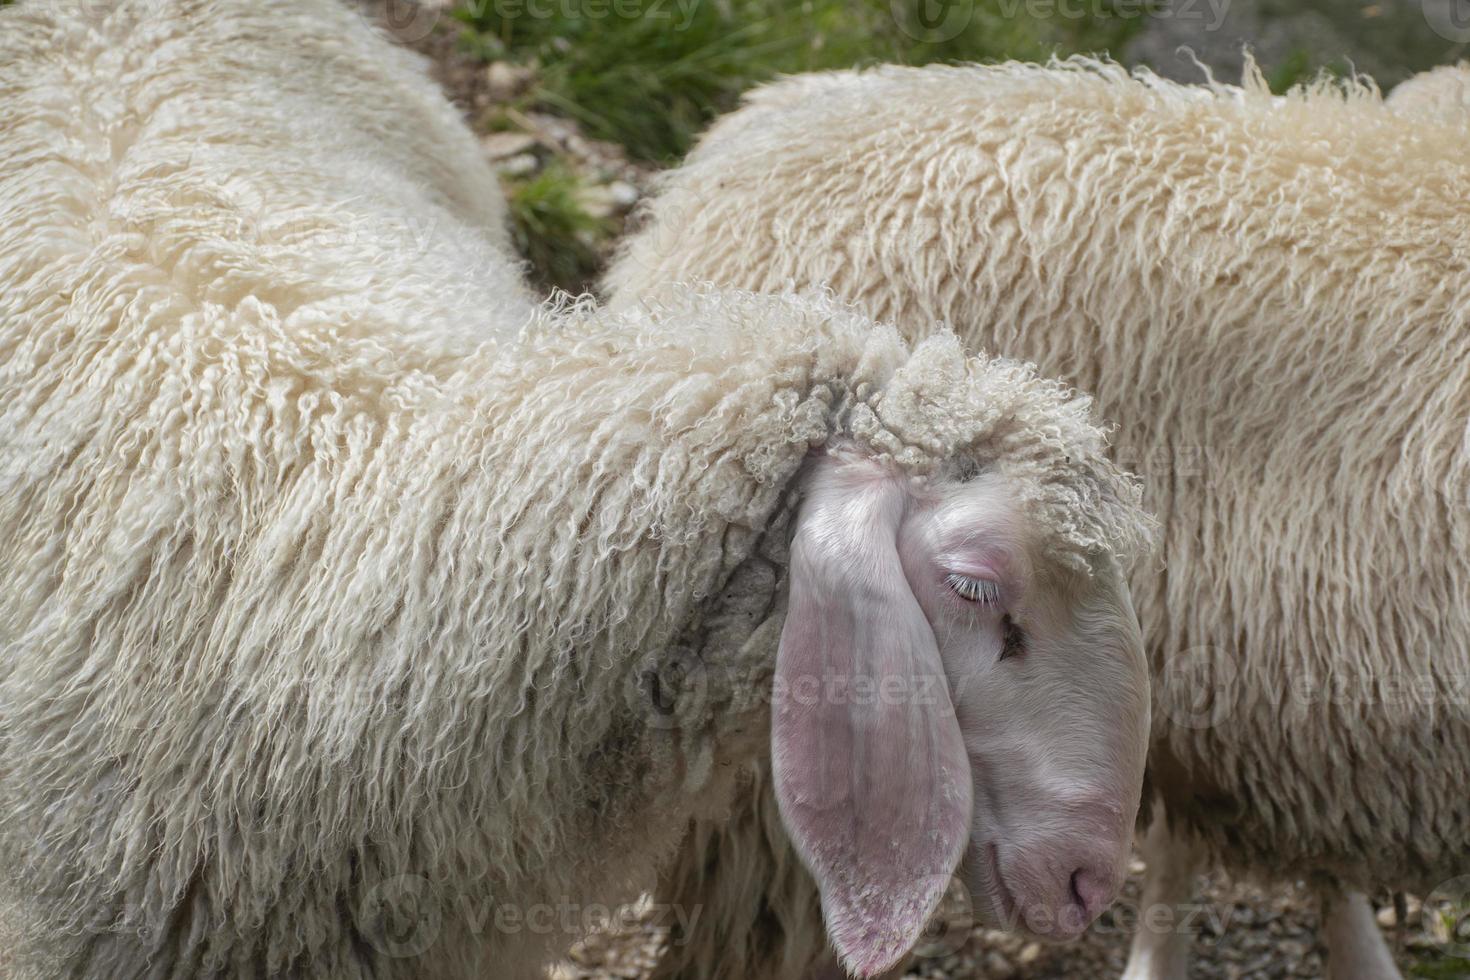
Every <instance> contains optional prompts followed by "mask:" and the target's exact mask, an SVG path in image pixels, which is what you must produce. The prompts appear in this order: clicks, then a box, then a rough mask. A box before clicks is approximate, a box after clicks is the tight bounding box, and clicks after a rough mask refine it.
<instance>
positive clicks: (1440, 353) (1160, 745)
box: [608, 62, 1470, 977]
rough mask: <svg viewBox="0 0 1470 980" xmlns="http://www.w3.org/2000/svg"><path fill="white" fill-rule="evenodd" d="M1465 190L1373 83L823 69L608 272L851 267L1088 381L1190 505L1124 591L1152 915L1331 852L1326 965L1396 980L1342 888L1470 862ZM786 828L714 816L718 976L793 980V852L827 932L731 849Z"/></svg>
mask: <svg viewBox="0 0 1470 980" xmlns="http://www.w3.org/2000/svg"><path fill="white" fill-rule="evenodd" d="M1467 187H1470V157H1467V156H1466V154H1465V146H1464V125H1463V121H1462V120H1451V121H1449V122H1445V123H1442V124H1435V123H1433V122H1432V121H1431V120H1428V119H1423V118H1418V117H1413V118H1406V117H1402V116H1400V115H1397V114H1396V113H1395V112H1393V111H1391V110H1389V109H1387V108H1385V106H1384V104H1383V103H1382V101H1381V100H1380V98H1379V97H1378V95H1377V93H1376V92H1375V91H1373V90H1372V89H1371V88H1370V87H1367V86H1361V87H1360V86H1353V85H1351V84H1344V85H1342V86H1340V87H1339V86H1332V85H1326V84H1322V85H1318V86H1315V87H1313V88H1311V89H1310V90H1308V91H1299V92H1296V93H1294V94H1292V95H1290V96H1288V97H1286V98H1281V99H1273V98H1272V97H1271V96H1270V94H1269V93H1268V92H1267V90H1266V87H1265V85H1264V84H1263V83H1262V82H1261V80H1260V79H1259V77H1256V76H1252V77H1251V78H1250V79H1248V83H1247V84H1246V85H1245V87H1244V88H1235V87H1231V86H1223V85H1220V86H1215V87H1213V88H1204V87H1189V86H1181V85H1177V84H1173V83H1170V82H1167V81H1163V80H1161V79H1158V78H1155V77H1153V76H1151V75H1148V74H1146V73H1139V74H1137V75H1132V76H1130V75H1129V74H1128V73H1127V72H1126V71H1125V70H1123V69H1122V68H1119V67H1117V66H1115V65H1110V64H1098V63H1090V62H1074V63H1066V64H1060V65H1053V66H1050V67H1040V66H1027V65H1016V64H1012V65H1005V66H1000V67H992V68H982V67H966V68H938V67H931V68H926V69H919V70H908V69H898V68H885V69H879V70H875V71H869V72H862V73H837V74H828V75H819V76H814V77H809V78H797V79H793V80H790V81H783V82H779V83H776V84H774V85H771V86H769V87H767V88H764V89H761V90H758V91H757V92H755V93H754V94H753V95H752V96H751V97H750V98H749V99H748V104H747V105H746V106H745V107H744V108H743V109H741V110H740V111H738V112H736V113H734V114H733V115H731V116H730V117H729V118H727V119H724V120H721V121H720V122H718V123H717V124H716V125H715V126H714V127H713V128H712V129H711V131H710V132H709V134H708V135H707V136H706V137H705V138H704V140H703V141H702V142H701V144H700V145H699V146H698V147H697V148H696V149H695V151H694V152H693V153H692V155H691V156H690V158H689V160H688V161H687V162H686V163H685V164H684V165H683V166H681V167H680V168H679V169H677V170H676V171H674V172H673V173H671V174H670V175H668V176H667V177H666V178H665V179H664V183H663V187H662V190H661V192H660V194H659V196H658V197H657V198H656V199H654V200H653V201H652V202H651V204H650V206H649V209H648V211H647V214H646V216H645V218H646V222H647V224H646V227H644V228H643V229H642V231H641V232H640V233H639V234H638V235H636V236H635V237H634V238H632V239H631V241H630V242H628V243H627V245H626V247H625V251H624V254H623V256H622V258H621V260H620V261H619V262H618V263H617V264H616V266H615V267H614V269H613V270H612V271H611V273H610V274H609V277H608V285H609V290H610V293H611V297H612V301H613V303H614V305H619V304H624V305H626V304H630V303H632V302H634V301H635V300H638V299H640V298H641V297H644V296H648V295H651V294H654V293H656V292H658V291H659V290H660V289H661V288H662V284H664V283H667V282H686V281H697V280H708V281H711V282H714V283H717V284H720V285H723V286H738V287H742V288H751V289H773V288H779V287H788V286H790V285H791V284H793V283H794V284H795V285H796V286H798V287H807V286H811V285H816V284H823V285H827V286H830V287H831V288H832V289H833V290H834V291H835V292H836V293H837V295H838V296H839V297H840V298H842V299H845V300H848V301H850V302H853V303H855V304H857V306H858V307H859V309H862V310H863V311H864V312H866V313H868V314H870V315H872V316H875V317H878V318H882V319H891V320H893V321H894V322H896V323H897V324H898V326H899V328H900V329H901V330H903V331H904V332H905V333H906V335H908V336H909V337H920V336H923V335H925V334H926V333H927V332H928V331H929V330H930V329H931V326H930V325H931V324H933V323H935V322H939V321H944V322H948V323H949V324H951V325H953V326H954V327H955V328H956V330H957V331H958V332H959V333H960V334H961V336H962V337H963V338H965V340H966V341H967V343H968V344H970V345H971V346H973V347H976V348H985V349H993V350H996V351H998V352H1000V353H1003V354H1007V355H1010V356H1015V357H1021V358H1025V359H1028V360H1034V361H1036V362H1037V363H1038V364H1039V365H1040V366H1041V368H1042V370H1044V371H1048V372H1052V373H1056V374H1059V375H1060V376H1062V377H1064V378H1066V379H1068V380H1069V381H1071V382H1073V383H1075V384H1077V385H1079V386H1080V387H1083V388H1085V389H1087V390H1090V391H1092V392H1094V393H1095V395H1096V397H1097V398H1098V401H1099V404H1100V405H1101V406H1102V407H1103V409H1104V413H1105V414H1106V415H1107V416H1109V417H1110V418H1113V419H1115V420H1117V422H1118V423H1119V426H1120V432H1119V435H1118V438H1117V451H1118V453H1119V457H1120V458H1121V459H1124V460H1128V461H1130V462H1133V463H1136V464H1138V466H1139V468H1140V469H1141V470H1142V472H1143V474H1144V475H1145V479H1146V483H1147V487H1146V491H1145V499H1146V501H1147V502H1148V503H1149V504H1150V506H1151V507H1152V508H1153V509H1155V510H1156V511H1157V512H1158V513H1159V514H1160V515H1161V518H1162V520H1163V522H1164V525H1165V548H1164V562H1163V565H1162V567H1161V568H1160V567H1157V566H1155V567H1148V568H1143V569H1141V570H1140V572H1139V574H1138V575H1136V576H1135V578H1134V580H1133V583H1132V584H1133V587H1134V595H1135V597H1136V599H1137V601H1138V602H1139V603H1140V616H1141V619H1142V621H1143V624H1144V634H1145V637H1146V640H1147V642H1148V645H1149V647H1150V650H1151V656H1152V659H1153V666H1154V692H1155V696H1154V713H1153V714H1154V724H1153V738H1152V746H1151V755H1150V772H1151V784H1152V786H1153V789H1154V790H1155V791H1156V792H1157V796H1158V798H1159V799H1160V800H1161V801H1162V802H1163V804H1164V811H1165V813H1166V814H1167V818H1168V822H1167V829H1165V824H1164V823H1163V822H1162V821H1160V822H1157V823H1156V829H1155V830H1154V832H1153V833H1151V835H1150V842H1149V846H1148V847H1147V849H1146V850H1147V851H1148V853H1149V856H1150V857H1151V858H1153V861H1152V863H1151V874H1152V875H1153V877H1152V880H1151V884H1150V886H1149V890H1148V891H1147V893H1146V895H1145V902H1146V903H1149V902H1154V901H1171V900H1173V901H1187V900H1188V899H1187V894H1188V888H1189V886H1190V883H1191V881H1192V877H1193V876H1192V874H1191V873H1190V872H1192V870H1193V869H1194V867H1195V866H1196V862H1197V861H1199V860H1209V861H1213V862H1217V863H1221V864H1223V865H1225V866H1226V867H1228V868H1230V869H1231V870H1233V871H1236V872H1250V873H1255V874H1260V875H1265V876H1267V877H1271V878H1278V879H1281V878H1295V877H1305V878H1307V879H1309V880H1311V881H1313V882H1315V883H1316V884H1318V885H1320V886H1321V887H1322V888H1323V889H1324V891H1325V893H1326V894H1327V895H1328V897H1329V898H1330V899H1333V900H1331V901H1329V907H1328V910H1327V920H1328V921H1327V929H1328V934H1329V937H1330V938H1331V939H1332V940H1333V941H1334V942H1337V941H1339V937H1344V936H1353V937H1357V938H1358V945H1359V946H1360V947H1362V948H1360V949H1356V950H1348V951H1344V950H1342V949H1341V948H1339V949H1337V950H1334V951H1333V952H1334V953H1335V955H1333V956H1332V957H1331V960H1332V962H1331V968H1332V970H1333V974H1334V976H1337V977H1350V976H1389V975H1392V974H1393V966H1392V964H1391V962H1390V961H1389V959H1388V954H1387V950H1386V949H1385V948H1384V947H1383V944H1382V941H1381V939H1379V937H1378V933H1377V930H1376V928H1375V926H1374V923H1373V922H1372V918H1371V915H1370V914H1369V910H1368V906H1367V904H1366V902H1365V901H1364V900H1363V899H1362V897H1361V896H1357V895H1349V896H1347V897H1337V896H1339V895H1340V893H1341V891H1342V890H1343V889H1346V890H1353V889H1367V888H1373V887H1381V886H1388V887H1395V888H1403V889H1408V890H1416V889H1417V890H1424V889H1427V888H1430V887H1433V886H1435V885H1436V884H1437V883H1440V882H1443V881H1445V880H1446V879H1449V878H1451V877H1453V876H1455V875H1458V874H1463V873H1465V872H1466V871H1470V792H1467V791H1466V773H1467V771H1470V602H1467V601H1466V600H1467V597H1470V507H1467V506H1466V505H1467V503H1470V443H1467V427H1466V419H1467V412H1470V329H1467V326H1470V324H1467V321H1470V204H1467V203H1466V195H1465V190H1466V188H1467ZM1200 699H1203V703H1199V702H1200ZM766 806H767V807H769V804H768V803H767V804H766ZM722 834H728V838H727V839H726V840H721V835H722ZM1171 837H1177V840H1172V841H1171V839H1170V838H1171ZM779 838H780V829H779V827H774V826H772V825H771V822H770V820H769V819H768V814H763V812H762V804H761V803H760V802H758V801H753V800H747V801H746V804H745V807H744V810H743V812H742V813H741V814H739V815H738V816H737V817H736V821H735V823H734V825H733V826H732V827H731V828H730V829H729V830H728V831H725V830H722V829H721V828H718V827H715V828H704V829H703V831H702V832H701V833H698V834H696V836H695V837H694V838H691V840H692V841H693V842H694V844H693V845H692V846H691V847H690V848H689V849H687V850H686V853H685V855H684V857H683V859H682V862H681V864H680V865H679V866H677V867H676V868H675V869H674V870H673V871H672V872H671V874H670V877H669V881H668V882H667V883H666V886H665V887H666V890H667V891H668V892H669V893H671V894H677V895H679V896H680V898H681V900H683V901H687V902H697V901H700V900H701V899H700V896H701V895H703V896H705V898H704V900H705V901H706V903H707V904H706V911H705V915H704V916H703V918H702V919H701V926H702V927H704V928H705V929H706V930H707V932H706V934H705V936H706V938H703V939H701V940H699V942H697V943H696V944H694V945H692V946H690V947H687V948H685V949H684V950H683V951H682V961H683V962H689V963H694V962H698V961H699V958H700V957H701V956H704V955H707V951H706V950H702V949H701V948H700V945H701V944H702V943H707V944H708V945H709V946H710V948H712V949H715V950H719V951H720V964H721V967H720V968H721V969H727V970H728V972H727V973H720V974H719V975H720V976H726V975H728V976H731V977H734V976H741V977H753V976H759V975H768V974H769V975H780V976H786V975H790V976H796V975H799V971H800V970H801V969H802V968H804V966H805V962H806V960H807V958H808V957H807V954H806V953H802V952H800V951H798V952H797V953H796V954H792V953H790V952H789V950H782V949H781V948H779V947H777V946H774V945H772V942H771V939H770V936H772V935H779V933H778V932H776V931H775V927H772V928H771V929H768V930H767V931H766V932H765V933H763V934H762V935H759V936H752V937H747V934H746V933H745V932H743V931H741V927H740V926H738V925H733V926H731V927H729V929H728V930H727V931H726V932H723V933H722V932H721V929H720V921H719V920H720V919H721V917H722V916H723V917H724V919H725V920H726V921H730V922H738V921H746V920H748V919H749V918H750V916H751V915H752V914H753V913H751V912H750V911H749V910H748V909H743V908H740V907H739V906H741V904H742V903H743V902H746V901H747V900H748V898H749V896H750V895H751V894H752V892H753V891H755V892H758V891H759V887H758V886H757V885H754V884H753V882H760V881H763V880H764V876H765V875H767V874H768V873H772V872H773V871H775V872H776V873H777V879H778V881H779V882H780V885H779V887H776V888H773V889H772V891H771V895H770V896H768V898H769V903H770V907H771V908H772V909H773V910H774V911H773V912H771V913H768V915H770V916H771V917H772V918H774V919H775V920H777V923H778V924H779V925H781V926H782V927H783V928H784V929H785V932H786V934H787V935H788V936H795V937H797V938H796V939H795V940H792V942H794V943H796V944H798V945H800V946H801V947H802V949H804V950H807V951H810V950H812V949H814V948H816V943H815V941H813V940H812V939H811V937H810V935H809V933H810V932H811V931H812V930H811V924H810V923H806V924H805V928H804V924H803V920H804V919H805V918H806V917H807V916H808V913H807V912H806V907H807V906H809V905H810V899H809V892H808V893H807V896H806V897H804V896H803V895H802V889H801V887H800V886H799V885H798V884H797V883H796V882H795V881H794V878H799V877H800V876H799V875H797V876H792V875H790V874H787V873H786V872H785V871H784V870H782V869H785V868H789V867H791V864H790V862H789V861H788V860H787V859H786V858H785V857H784V856H780V855H776V856H771V857H769V858H767V859H765V860H762V859H761V858H760V857H759V856H752V855H749V854H742V853H734V852H739V851H741V850H742V849H749V848H751V847H756V848H761V847H768V848H775V849H778V850H779V848H780V847H781V843H780V839H779ZM1196 849H1199V850H1201V851H1202V852H1203V856H1202V857H1199V858H1197V857H1196V856H1195V850H1196ZM1163 852H1172V857H1171V858H1170V859H1169V861H1166V860H1164V858H1163V857H1162V856H1161V854H1162V853H1163ZM1170 862H1172V866H1171V867H1168V868H1164V867H1163V865H1164V864H1166V863H1170ZM722 874H723V875H725V879H726V880H720V877H721V875H722ZM711 876H713V877H712V878H711ZM1180 889H1182V890H1183V896H1181V895H1179V894H1172V893H1171V891H1172V892H1178V891H1179V890H1180ZM722 903H723V904H725V905H728V906H734V907H732V908H727V909H726V910H725V911H723V912H719V911H718V909H717V906H719V905H720V904H722ZM742 917H744V918H743V919H742ZM783 919H784V920H785V921H784V922H782V921H781V920H783ZM1181 943H1182V944H1183V945H1182V946H1181ZM1187 945H1188V936H1187V935H1185V934H1182V933H1179V932H1177V931H1176V932H1174V933H1171V935H1169V936H1164V937H1161V936H1156V935H1152V934H1149V933H1144V934H1142V935H1140V937H1139V939H1138V941H1137V944H1136V948H1135V954H1136V955H1135V958H1134V961H1133V966H1132V968H1131V972H1130V975H1131V976H1145V975H1147V976H1182V971H1183V969H1184V967H1183V962H1184V957H1185V956H1186V955H1187ZM782 957H786V959H785V960H784V961H783V959H782ZM679 962H681V960H678V959H676V960H675V961H674V962H673V965H671V966H670V967H669V969H670V970H671V971H676V970H677V969H678V964H679ZM763 971H764V972H763Z"/></svg>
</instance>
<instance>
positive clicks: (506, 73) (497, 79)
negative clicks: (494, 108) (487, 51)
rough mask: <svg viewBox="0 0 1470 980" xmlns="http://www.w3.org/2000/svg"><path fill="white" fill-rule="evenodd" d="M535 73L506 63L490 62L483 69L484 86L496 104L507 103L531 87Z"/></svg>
mask: <svg viewBox="0 0 1470 980" xmlns="http://www.w3.org/2000/svg"><path fill="white" fill-rule="evenodd" d="M535 77H536V72H535V71H534V70H532V69H530V68H527V67H525V66H523V65H513V64H511V63H510V62H508V61H492V62H491V63H490V66H489V67H488V68H486V69H485V86H486V88H487V89H488V90H489V93H490V97H491V98H492V99H494V100H495V101H497V102H509V101H510V100H511V99H513V98H515V97H516V96H518V95H520V94H521V93H522V92H524V91H525V90H526V89H528V88H530V87H531V80H532V79H533V78H535Z"/></svg>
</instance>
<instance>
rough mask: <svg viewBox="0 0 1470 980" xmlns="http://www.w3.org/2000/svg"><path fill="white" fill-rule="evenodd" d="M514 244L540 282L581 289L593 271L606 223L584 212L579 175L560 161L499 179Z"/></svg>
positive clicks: (608, 234) (597, 264) (609, 230)
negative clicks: (524, 174) (525, 175)
mask: <svg viewBox="0 0 1470 980" xmlns="http://www.w3.org/2000/svg"><path fill="white" fill-rule="evenodd" d="M502 183H503V184H504V186H505V190H506V197H507V202H508V203H509V205H510V214H511V227H512V233H513V235H514V237H515V242H516V248H517V249H518V250H519V251H520V253H521V255H522V256H523V257H525V259H526V260H527V261H528V262H529V263H530V265H531V268H532V271H533V274H534V275H535V277H536V278H537V279H538V280H540V281H541V283H542V285H545V286H554V287H556V288H558V289H564V290H566V291H567V292H570V293H578V292H581V291H582V290H583V289H584V288H585V287H586V286H587V284H588V283H589V282H591V280H592V279H593V277H594V276H596V274H597V271H598V269H599V268H600V264H601V261H602V253H603V249H604V248H605V245H606V242H607V240H608V239H609V238H611V236H612V235H613V233H614V229H613V228H611V227H610V223H609V222H607V221H605V220H602V219H599V218H596V217H593V216H592V215H590V214H588V213H587V209H586V207H584V206H583V204H582V201H581V194H582V191H583V184H582V181H581V179H580V178H579V177H578V176H577V175H576V174H575V173H573V172H572V171H571V170H570V169H569V168H568V167H566V165H564V164H563V163H561V162H560V161H552V162H551V163H548V164H547V165H546V166H545V167H544V168H543V169H542V170H541V171H540V172H539V173H537V174H535V175H534V176H532V177H528V178H514V177H511V178H502Z"/></svg>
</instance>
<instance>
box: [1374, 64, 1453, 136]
mask: <svg viewBox="0 0 1470 980" xmlns="http://www.w3.org/2000/svg"><path fill="white" fill-rule="evenodd" d="M1383 101H1384V103H1385V104H1386V105H1387V106H1388V107H1389V109H1391V110H1392V111H1394V112H1396V113H1398V114H1399V115H1401V116H1406V117H1411V118H1415V119H1423V120H1424V121H1426V122H1428V123H1430V124H1431V125H1435V126H1444V125H1449V126H1455V125H1459V126H1461V127H1464V126H1465V125H1466V120H1467V119H1470V62H1466V61H1462V62H1460V63H1459V64H1457V65H1441V66H1440V67H1438V68H1432V69H1430V70H1429V71H1424V72H1420V73H1419V74H1417V75H1415V76H1413V77H1412V78H1407V79H1405V80H1404V81H1402V82H1399V83H1398V84H1397V85H1395V86H1394V87H1393V91H1391V92H1389V93H1388V97H1387V98H1386V99H1384V100H1383Z"/></svg>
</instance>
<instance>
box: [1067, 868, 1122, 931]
mask: <svg viewBox="0 0 1470 980" xmlns="http://www.w3.org/2000/svg"><path fill="white" fill-rule="evenodd" d="M1068 886H1069V888H1070V890H1071V899H1072V902H1073V903H1074V904H1075V905H1077V906H1078V907H1079V908H1081V909H1082V911H1083V912H1084V913H1085V914H1086V916H1087V921H1089V922H1091V921H1092V920H1093V919H1095V918H1097V916H1098V915H1099V914H1101V912H1102V910H1103V909H1104V908H1106V907H1107V905H1108V903H1109V902H1111V901H1112V900H1113V887H1112V886H1111V885H1110V884H1109V883H1108V876H1107V875H1100V874H1098V873H1097V872H1095V871H1093V870H1092V869H1091V868H1078V869H1077V870H1076V871H1073V872H1072V877H1071V880H1070V881H1069V882H1068Z"/></svg>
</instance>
